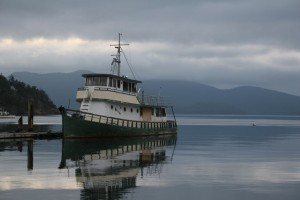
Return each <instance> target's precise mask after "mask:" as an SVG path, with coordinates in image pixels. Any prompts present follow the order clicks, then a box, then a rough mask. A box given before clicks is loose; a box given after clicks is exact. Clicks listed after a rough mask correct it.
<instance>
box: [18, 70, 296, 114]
mask: <svg viewBox="0 0 300 200" xmlns="http://www.w3.org/2000/svg"><path fill="white" fill-rule="evenodd" d="M83 73H90V72H89V71H76V72H73V73H53V74H34V73H28V72H19V73H14V74H13V75H14V77H15V78H17V79H18V80H22V81H24V82H26V83H28V84H31V85H36V86H37V87H38V88H41V89H43V90H45V91H46V92H47V93H48V94H49V96H50V98H51V99H53V101H54V103H55V104H56V105H57V106H59V105H64V106H68V102H69V100H70V105H71V106H70V107H71V108H78V107H79V104H78V103H76V102H75V96H76V90H77V88H79V87H82V86H83V85H84V81H85V80H84V78H82V77H81V74H83ZM141 86H142V90H145V94H150V95H160V94H161V95H162V96H167V101H168V102H169V103H170V104H173V105H174V107H175V111H176V113H186V114H188V113H190V114H257V115H262V114H264V115H265V114H270V115H296V114H300V97H298V96H294V95H290V94H286V93H282V92H277V91H274V90H268V89H264V88H259V87H251V86H243V87H237V88H233V89H225V90H222V89H217V88H215V87H211V86H208V85H205V84H201V83H197V82H189V81H175V80H173V81H169V80H149V81H144V82H143V84H142V85H141Z"/></svg>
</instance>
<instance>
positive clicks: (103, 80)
mask: <svg viewBox="0 0 300 200" xmlns="http://www.w3.org/2000/svg"><path fill="white" fill-rule="evenodd" d="M86 85H87V86H92V85H95V86H107V77H87V78H86Z"/></svg>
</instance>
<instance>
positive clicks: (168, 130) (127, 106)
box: [59, 34, 177, 138]
mask: <svg viewBox="0 0 300 200" xmlns="http://www.w3.org/2000/svg"><path fill="white" fill-rule="evenodd" d="M121 35H122V34H119V41H118V44H116V45H111V46H115V48H116V49H117V54H116V55H114V56H115V57H114V58H113V61H112V64H111V65H112V66H111V69H112V70H111V71H112V73H111V74H98V73H92V74H83V75H82V76H83V77H84V78H85V80H86V81H85V86H84V87H82V88H79V89H78V90H77V95H76V101H77V102H79V103H80V109H79V110H72V109H66V108H64V107H59V110H60V113H61V115H62V131H63V136H64V138H94V137H123V136H147V135H165V134H176V133H177V123H176V118H175V114H174V111H173V107H172V106H168V105H166V104H165V100H164V98H163V97H162V96H160V95H159V96H146V95H144V91H143V92H141V93H140V89H138V84H140V83H141V81H138V80H136V79H129V78H128V77H127V76H121V72H120V71H121V70H120V64H121V53H123V49H122V47H121V46H122V45H128V44H121V42H120V40H121ZM125 58H126V57H125ZM167 109H169V110H170V111H171V112H170V111H169V112H170V113H171V114H172V115H173V118H172V119H169V118H168V117H167V113H168V111H167Z"/></svg>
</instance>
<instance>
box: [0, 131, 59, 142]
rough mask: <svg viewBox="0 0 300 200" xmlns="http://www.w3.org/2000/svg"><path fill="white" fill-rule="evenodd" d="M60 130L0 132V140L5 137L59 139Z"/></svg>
mask: <svg viewBox="0 0 300 200" xmlns="http://www.w3.org/2000/svg"><path fill="white" fill-rule="evenodd" d="M60 138H62V133H61V132H55V133H52V132H19V133H17V132H1V133H0V140H6V139H10V140H11V139H60Z"/></svg>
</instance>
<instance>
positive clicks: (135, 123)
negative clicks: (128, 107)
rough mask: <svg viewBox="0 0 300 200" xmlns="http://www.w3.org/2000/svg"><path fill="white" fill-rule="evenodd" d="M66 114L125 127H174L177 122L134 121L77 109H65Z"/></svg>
mask: <svg viewBox="0 0 300 200" xmlns="http://www.w3.org/2000/svg"><path fill="white" fill-rule="evenodd" d="M65 111H66V114H67V115H68V116H70V117H73V118H80V119H82V120H86V121H91V122H96V123H101V124H107V125H114V126H120V127H126V128H141V129H168V128H176V127H177V123H176V121H175V120H174V121H173V120H167V121H166V122H146V121H134V120H126V119H120V118H114V117H107V116H103V115H97V114H93V113H88V112H82V111H78V110H71V109H65Z"/></svg>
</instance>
